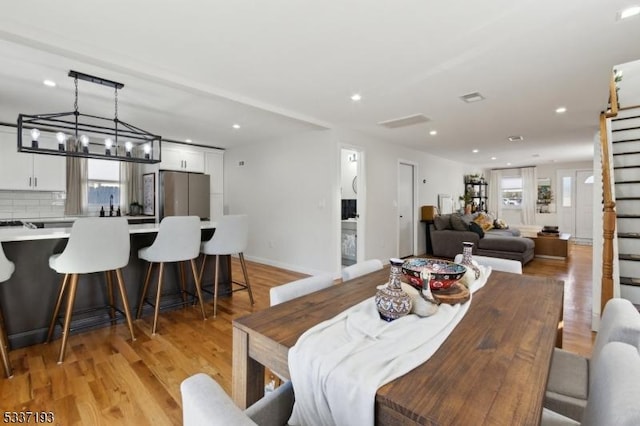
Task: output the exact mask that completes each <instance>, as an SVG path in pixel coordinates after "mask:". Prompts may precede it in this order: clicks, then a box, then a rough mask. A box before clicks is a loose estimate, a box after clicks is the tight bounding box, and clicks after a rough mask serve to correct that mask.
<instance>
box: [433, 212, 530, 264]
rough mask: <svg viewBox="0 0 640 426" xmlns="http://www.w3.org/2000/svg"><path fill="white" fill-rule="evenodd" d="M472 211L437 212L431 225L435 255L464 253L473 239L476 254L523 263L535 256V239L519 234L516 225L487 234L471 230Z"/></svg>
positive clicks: (443, 255) (446, 256) (448, 256)
mask: <svg viewBox="0 0 640 426" xmlns="http://www.w3.org/2000/svg"><path fill="white" fill-rule="evenodd" d="M473 219H474V216H473V215H461V214H458V213H453V214H450V215H442V216H437V217H436V218H435V219H434V222H433V223H432V224H430V225H429V231H430V234H431V246H432V248H433V255H434V256H437V257H445V258H449V259H453V258H454V257H455V256H456V254H458V253H462V243H463V242H464V241H470V242H472V243H473V254H478V255H481V256H489V257H499V258H502V259H512V260H517V261H519V262H520V263H522V264H523V265H525V264H526V263H527V262H529V261H530V260H531V259H533V256H534V247H535V245H534V242H533V240H531V239H529V238H524V237H521V236H520V231H518V230H517V229H491V230H489V231H486V232H484V236H482V237H481V236H480V235H479V233H477V232H474V231H470V230H469V223H470V222H471V221H473Z"/></svg>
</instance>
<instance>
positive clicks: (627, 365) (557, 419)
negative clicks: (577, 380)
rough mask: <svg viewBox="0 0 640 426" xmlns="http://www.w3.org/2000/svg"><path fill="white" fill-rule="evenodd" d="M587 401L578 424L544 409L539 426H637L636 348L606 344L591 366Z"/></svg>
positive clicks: (639, 365) (639, 361) (639, 369)
mask: <svg viewBox="0 0 640 426" xmlns="http://www.w3.org/2000/svg"><path fill="white" fill-rule="evenodd" d="M592 370H593V372H592V373H593V375H592V378H591V380H590V384H589V398H588V399H587V404H586V408H585V410H584V417H583V419H582V422H577V421H576V420H574V419H571V418H568V417H565V416H563V415H562V414H559V413H557V412H554V411H552V410H549V409H547V408H545V409H544V410H543V412H542V421H541V423H540V424H541V425H543V426H561V425H564V426H575V425H585V426H587V425H588V426H613V425H615V426H636V425H640V404H638V401H640V380H638V379H639V378H640V355H639V354H638V347H637V346H633V345H629V344H626V343H622V342H609V343H607V344H606V345H604V347H603V348H602V351H601V353H600V357H598V359H597V360H596V361H594V363H593V369H592Z"/></svg>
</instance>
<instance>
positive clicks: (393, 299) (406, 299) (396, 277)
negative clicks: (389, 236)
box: [375, 259, 411, 321]
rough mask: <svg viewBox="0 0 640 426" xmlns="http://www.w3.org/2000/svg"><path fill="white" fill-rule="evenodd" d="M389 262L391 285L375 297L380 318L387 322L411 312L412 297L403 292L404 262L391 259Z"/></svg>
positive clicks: (379, 291) (378, 292) (388, 284)
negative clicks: (401, 278)
mask: <svg viewBox="0 0 640 426" xmlns="http://www.w3.org/2000/svg"><path fill="white" fill-rule="evenodd" d="M389 262H390V263H391V274H390V275H389V283H387V285H386V286H384V287H383V288H381V289H380V290H378V291H377V293H376V297H375V303H376V308H378V313H379V314H380V318H382V319H383V320H385V321H393V320H395V319H398V318H400V317H403V316H405V315H408V314H409V313H410V312H411V296H409V295H408V294H407V293H406V292H405V291H404V290H402V287H401V285H400V276H401V275H402V263H403V261H402V260H401V259H389Z"/></svg>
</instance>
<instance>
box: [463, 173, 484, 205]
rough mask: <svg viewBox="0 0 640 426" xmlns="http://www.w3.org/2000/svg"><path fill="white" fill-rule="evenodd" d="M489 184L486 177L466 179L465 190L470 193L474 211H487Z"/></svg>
mask: <svg viewBox="0 0 640 426" xmlns="http://www.w3.org/2000/svg"><path fill="white" fill-rule="evenodd" d="M487 186H488V184H487V183H486V182H485V181H484V179H478V180H474V179H465V182H464V190H465V192H466V193H467V194H469V195H470V197H469V198H470V199H471V212H472V213H475V212H486V211H487Z"/></svg>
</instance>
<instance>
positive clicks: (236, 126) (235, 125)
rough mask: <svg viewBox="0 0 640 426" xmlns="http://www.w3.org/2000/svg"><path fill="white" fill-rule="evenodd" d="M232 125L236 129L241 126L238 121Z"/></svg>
mask: <svg viewBox="0 0 640 426" xmlns="http://www.w3.org/2000/svg"><path fill="white" fill-rule="evenodd" d="M231 127H233V128H234V129H236V130H237V129H239V128H240V125H239V124H238V123H235V124H234V125H233V126H231Z"/></svg>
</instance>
